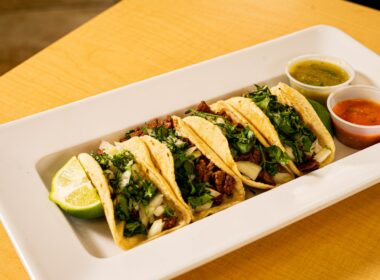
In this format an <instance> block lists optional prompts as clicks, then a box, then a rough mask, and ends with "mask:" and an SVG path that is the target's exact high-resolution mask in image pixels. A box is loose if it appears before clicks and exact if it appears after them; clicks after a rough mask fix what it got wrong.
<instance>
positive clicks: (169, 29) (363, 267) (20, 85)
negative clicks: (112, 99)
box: [0, 0, 380, 279]
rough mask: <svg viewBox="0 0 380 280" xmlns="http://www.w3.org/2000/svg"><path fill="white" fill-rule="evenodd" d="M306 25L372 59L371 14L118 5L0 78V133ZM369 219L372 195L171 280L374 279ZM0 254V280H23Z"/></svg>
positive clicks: (296, 7)
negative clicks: (333, 34) (345, 38)
mask: <svg viewBox="0 0 380 280" xmlns="http://www.w3.org/2000/svg"><path fill="white" fill-rule="evenodd" d="M315 24H329V25H333V26H336V27H337V28H340V29H342V30H343V31H345V32H347V33H348V34H350V35H351V36H353V37H354V38H355V39H357V40H358V41H360V42H362V43H363V44H365V45H366V46H367V47H369V48H370V49H372V50H374V51H375V52H378V53H379V52H380V28H379V26H380V12H378V11H375V10H371V9H368V8H364V7H361V6H358V5H356V4H352V3H349V2H343V1H331V0H321V1H313V0H305V1H297V0H289V1H280V0H267V1H254V0H252V1H250V0H240V1H236V0H220V1H200V0H197V1H196V0H194V1H189V0H160V1H158V0H128V1H122V2H120V3H119V4H117V5H115V6H114V7H112V8H110V9H109V10H107V11H106V12H104V13H102V14H101V15H99V16H97V17H96V18H94V19H93V20H91V21H90V22H88V23H86V24H85V25H83V26H82V27H80V28H79V29H77V30H75V31H74V32H72V33H70V34H69V35H67V36H66V37H64V38H62V39H60V40H59V41H58V42H56V43H54V44H53V45H51V46H49V47H48V48H47V49H45V50H43V51H42V52H40V53H38V54H37V55H35V56H34V57H32V58H31V59H29V60H28V61H26V62H24V63H23V64H21V65H20V66H18V67H16V68H15V69H13V70H11V71H10V72H8V73H7V74H5V75H3V76H2V77H0V104H1V108H2V109H1V110H0V123H4V122H8V121H11V120H15V119H18V118H20V117H23V116H27V115H31V114H34V113H38V112H41V111H44V110H47V109H50V108H54V107H56V106H59V105H63V104H66V103H69V102H72V101H75V100H79V99H82V98H85V97H88V96H92V95H95V94H98V93H101V92H103V91H106V90H109V89H112V88H115V87H119V86H122V85H125V84H128V83H131V82H134V81H138V80H142V79H145V78H148V77H151V76H155V75H158V74H161V73H164V72H167V71H170V70H174V69H178V68H181V67H183V66H186V65H190V64H193V63H196V62H199V61H203V60H206V59H209V58H212V57H216V56H219V55H222V54H225V53H228V52H231V51H234V50H238V49H241V48H244V47H248V46H251V45H254V44H257V43H259V42H263V41H266V40H269V39H272V38H275V37H278V36H281V35H284V34H287V33H290V32H293V31H296V30H300V29H302V28H305V27H308V26H311V25H315ZM3 172H4V171H3ZM363 175H365V174H363ZM331 187H332V188H333V187H334V186H331ZM379 209H380V185H376V186H374V187H372V188H370V189H368V190H366V191H363V192H361V193H359V194H357V195H355V196H353V197H351V198H349V199H346V200H345V201H343V202H341V203H338V204H336V205H334V206H332V207H330V208H328V209H326V210H323V211H321V212H319V213H317V214H315V215H313V216H311V217H308V218H306V219H304V220H302V221H300V222H297V223H295V224H293V225H291V226H289V227H286V228H285V229H283V230H280V231H278V232H276V233H274V234H272V235H270V236H268V237H265V238H263V239H261V240H259V241H256V242H254V243H252V244H250V245H247V246H245V247H243V248H241V249H239V250H237V251H235V252H233V253H230V254H228V255H226V256H223V257H221V258H219V259H217V260H215V261H213V262H211V263H208V264H206V265H204V266H202V267H200V268H197V269H195V270H193V271H191V272H188V273H186V274H184V275H182V276H180V277H179V279H200V278H205V279H209V278H212V279H379V278H380V215H379ZM0 244H1V250H0V279H27V278H28V276H27V274H26V272H25V270H24V269H23V267H22V265H21V263H20V261H19V259H18V257H17V255H16V253H15V251H14V248H13V246H12V245H11V244H10V241H9V239H8V237H7V235H6V234H5V232H4V230H3V228H1V226H0ZM52 258H54V256H52Z"/></svg>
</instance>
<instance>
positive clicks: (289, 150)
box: [285, 145, 295, 160]
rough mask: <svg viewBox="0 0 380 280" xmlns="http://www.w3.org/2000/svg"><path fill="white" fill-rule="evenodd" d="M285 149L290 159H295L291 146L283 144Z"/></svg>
mask: <svg viewBox="0 0 380 280" xmlns="http://www.w3.org/2000/svg"><path fill="white" fill-rule="evenodd" d="M285 151H286V153H287V155H288V156H289V157H290V159H291V160H295V157H294V154H293V149H292V148H291V147H289V146H288V145H285Z"/></svg>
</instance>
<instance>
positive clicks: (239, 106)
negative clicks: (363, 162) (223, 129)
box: [226, 83, 335, 176]
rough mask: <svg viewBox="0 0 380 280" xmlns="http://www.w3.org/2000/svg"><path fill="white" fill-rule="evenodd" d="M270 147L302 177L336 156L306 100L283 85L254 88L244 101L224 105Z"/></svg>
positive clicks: (329, 137) (330, 142) (231, 100)
mask: <svg viewBox="0 0 380 280" xmlns="http://www.w3.org/2000/svg"><path fill="white" fill-rule="evenodd" d="M226 102H227V103H228V104H230V105H231V106H232V107H234V108H235V109H236V110H237V111H239V112H240V113H241V115H242V116H244V118H245V119H246V121H248V122H249V123H250V124H251V125H252V126H254V127H256V128H257V129H258V130H259V131H260V133H261V135H262V136H263V137H264V138H265V139H266V140H267V141H268V142H269V143H270V144H272V145H273V144H274V145H277V146H278V147H280V148H281V150H282V151H286V153H287V155H288V156H289V157H290V158H291V159H292V162H291V163H290V164H289V167H290V168H291V169H292V171H293V172H294V173H295V174H296V175H298V176H301V175H302V174H303V173H307V172H310V171H313V170H315V169H318V168H320V167H323V166H325V165H326V164H328V163H330V162H331V161H332V160H333V159H334V156H335V145H334V140H333V138H332V137H331V135H330V133H329V132H328V130H327V129H326V127H325V126H324V125H323V123H322V122H321V120H320V118H319V117H318V115H317V113H316V112H315V111H314V109H313V107H312V106H311V105H310V103H309V102H308V101H307V99H306V98H305V97H304V96H303V95H302V94H300V93H299V92H298V91H296V90H295V89H293V88H291V87H289V86H288V85H286V84H284V83H279V84H278V85H277V86H275V87H272V88H271V89H269V88H268V87H267V86H263V87H259V86H257V89H256V91H253V92H251V93H248V94H247V95H246V96H245V97H233V98H230V99H229V100H227V101H226Z"/></svg>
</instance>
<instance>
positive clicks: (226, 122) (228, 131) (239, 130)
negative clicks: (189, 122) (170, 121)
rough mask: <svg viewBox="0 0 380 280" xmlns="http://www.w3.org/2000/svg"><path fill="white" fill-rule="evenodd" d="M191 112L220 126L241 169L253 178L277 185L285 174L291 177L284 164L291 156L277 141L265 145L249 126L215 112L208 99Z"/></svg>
mask: <svg viewBox="0 0 380 280" xmlns="http://www.w3.org/2000/svg"><path fill="white" fill-rule="evenodd" d="M188 113H190V115H193V116H198V117H201V118H204V119H206V120H207V121H209V122H211V123H213V124H214V125H217V126H218V127H220V129H221V131H222V132H223V134H224V136H225V137H226V139H227V141H228V144H229V148H230V151H231V155H232V157H233V159H234V161H235V162H236V164H237V167H238V169H239V171H240V172H241V173H242V174H244V175H245V176H247V177H249V178H250V179H251V180H254V181H257V182H261V183H265V184H269V185H276V184H279V183H283V181H284V179H285V178H283V177H289V178H290V175H288V174H289V173H288V171H287V170H286V169H285V168H284V167H283V165H286V164H287V163H288V161H289V157H288V156H287V155H286V154H285V153H284V152H282V151H281V149H280V148H279V147H277V146H275V145H272V146H270V147H264V146H263V145H262V144H261V143H260V142H259V140H258V139H257V138H256V137H255V134H254V133H253V131H252V130H251V129H250V128H249V127H248V126H246V127H244V126H243V125H241V124H236V123H234V122H233V120H232V119H231V118H230V117H229V116H228V115H227V114H225V113H215V112H213V111H212V110H211V108H210V107H209V106H208V105H207V103H206V102H204V101H202V102H201V103H200V104H199V105H198V107H197V108H196V109H195V110H190V111H189V112H188ZM286 179H288V178H286Z"/></svg>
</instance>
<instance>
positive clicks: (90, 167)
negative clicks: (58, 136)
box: [78, 137, 191, 250]
mask: <svg viewBox="0 0 380 280" xmlns="http://www.w3.org/2000/svg"><path fill="white" fill-rule="evenodd" d="M121 145H122V147H123V148H125V149H126V150H128V151H129V152H131V153H132V154H133V156H134V158H135V162H136V163H137V164H138V165H139V167H140V171H141V175H142V176H143V177H144V178H146V179H148V180H150V181H151V182H152V183H153V184H154V185H155V186H156V187H157V189H158V190H159V192H160V193H161V194H163V196H164V198H165V200H166V202H167V203H169V205H170V207H171V208H172V209H173V210H174V211H175V212H176V215H177V217H178V220H177V225H176V226H175V227H173V228H170V229H168V230H164V231H162V232H161V233H159V234H157V235H154V236H152V237H150V238H148V237H147V235H145V234H137V235H134V236H132V237H126V236H124V226H125V222H124V221H118V220H117V219H116V217H115V209H114V203H113V199H112V188H111V186H110V184H109V182H108V180H107V178H106V177H105V175H104V173H103V170H102V168H101V167H100V165H99V164H98V162H97V161H96V160H95V159H94V158H93V157H92V156H91V155H89V154H87V153H82V154H80V155H79V156H78V159H79V161H80V162H81V164H82V166H83V168H84V169H85V171H86V173H87V174H88V176H89V178H90V179H91V181H92V183H93V184H94V186H95V188H96V189H97V191H98V194H99V197H100V200H101V202H102V204H103V208H104V213H105V216H106V220H107V223H108V226H109V228H110V231H111V234H112V237H113V239H114V242H115V243H116V245H118V246H119V247H121V248H122V249H125V250H127V249H130V248H132V247H134V246H136V245H139V244H141V243H143V242H146V241H149V240H151V239H154V238H157V237H159V236H161V235H164V234H167V233H169V232H172V231H174V230H177V229H178V228H181V227H183V226H184V225H186V224H188V223H189V222H190V220H191V214H190V212H189V211H188V209H186V208H185V207H184V206H183V205H182V204H181V203H180V202H179V201H178V199H177V198H176V196H175V195H174V193H173V192H172V190H171V188H170V186H169V185H168V183H167V182H166V180H165V179H164V178H163V177H162V176H161V174H160V173H159V172H158V171H157V170H156V169H155V168H152V166H153V163H152V162H151V160H150V155H149V150H148V149H147V148H146V146H145V144H144V143H143V142H142V140H141V139H139V138H138V137H133V138H131V139H130V140H128V141H125V142H123V143H121Z"/></svg>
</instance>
